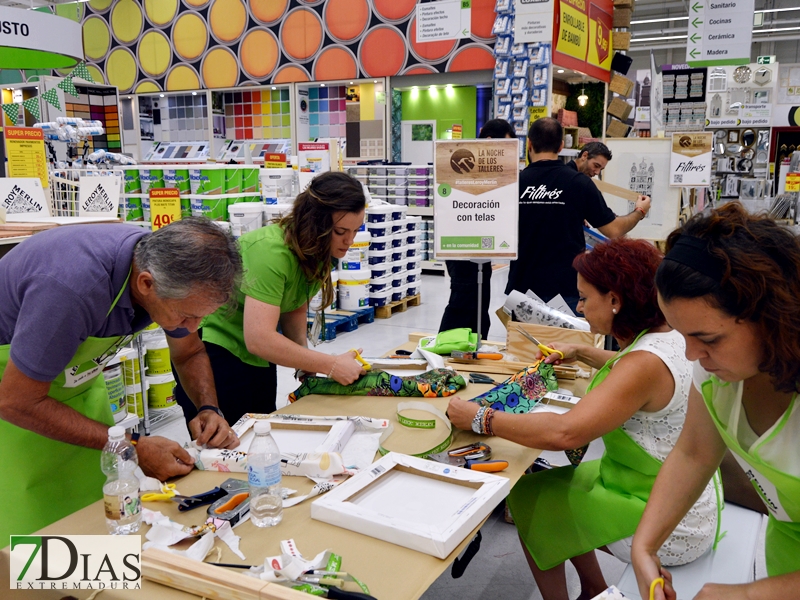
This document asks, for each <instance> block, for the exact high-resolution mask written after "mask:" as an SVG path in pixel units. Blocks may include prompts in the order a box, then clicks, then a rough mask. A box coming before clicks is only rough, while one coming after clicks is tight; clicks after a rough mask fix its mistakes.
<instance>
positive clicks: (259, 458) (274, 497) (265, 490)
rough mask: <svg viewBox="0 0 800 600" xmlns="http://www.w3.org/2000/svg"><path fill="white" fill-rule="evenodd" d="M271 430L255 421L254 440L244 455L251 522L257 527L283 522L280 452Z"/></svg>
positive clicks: (263, 422) (262, 422) (265, 424)
mask: <svg viewBox="0 0 800 600" xmlns="http://www.w3.org/2000/svg"><path fill="white" fill-rule="evenodd" d="M271 429H272V428H271V427H270V424H269V422H268V421H256V424H255V427H254V430H255V433H256V437H255V439H254V440H253V443H252V444H251V445H250V452H248V453H247V482H248V483H249V484H250V520H251V521H252V522H253V525H255V526H256V527H273V526H275V525H277V524H278V523H280V522H281V519H283V497H282V495H281V451H280V450H278V444H276V443H275V440H274V439H273V437H272V435H270V430H271Z"/></svg>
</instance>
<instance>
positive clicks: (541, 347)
mask: <svg viewBox="0 0 800 600" xmlns="http://www.w3.org/2000/svg"><path fill="white" fill-rule="evenodd" d="M516 329H517V331H519V332H520V333H521V334H522V335H524V336H525V337H526V338H527V339H528V340H529V341H531V342H533V343H534V344H536V347H537V348H539V351H540V352H541V353H542V354H543V355H544V356H550V355H551V354H558V355H559V356H560V357H561V360H564V353H563V352H562V351H561V350H556V349H555V348H550V347H549V346H545V345H544V344H543V343H541V342H540V341H539V340H537V339H536V338H535V337H533V336H532V335H531V334H530V333H528V332H527V331H525V330H524V329H523V328H522V327H520V326H517V328H516Z"/></svg>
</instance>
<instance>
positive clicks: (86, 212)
mask: <svg viewBox="0 0 800 600" xmlns="http://www.w3.org/2000/svg"><path fill="white" fill-rule="evenodd" d="M121 185H122V180H121V178H120V176H119V175H93V174H89V175H83V176H81V179H80V188H79V190H78V216H79V217H116V216H117V215H118V214H119V192H120V186H121Z"/></svg>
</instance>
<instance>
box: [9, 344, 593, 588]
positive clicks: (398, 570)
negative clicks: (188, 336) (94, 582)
mask: <svg viewBox="0 0 800 600" xmlns="http://www.w3.org/2000/svg"><path fill="white" fill-rule="evenodd" d="M410 348H413V345H410ZM466 373H468V371H465V372H464V374H465V375H466ZM500 378H501V376H496V379H498V380H499V379H500ZM575 383H577V384H578V385H579V386H580V385H581V384H582V383H583V382H581V381H578V382H569V381H560V382H559V384H560V385H561V386H562V387H566V388H571V387H572V386H573V385H575ZM488 389H490V386H489V385H476V384H469V385H468V387H467V388H466V389H465V390H463V391H462V393H461V394H460V395H461V397H463V398H472V397H474V396H477V395H479V394H481V393H483V392H485V391H486V390H488ZM576 391H577V390H576ZM406 400H409V399H408V398H394V397H376V396H317V395H312V396H306V397H305V398H302V399H301V400H299V401H298V402H296V403H294V404H291V405H289V406H287V407H285V408H283V409H281V410H280V411H279V412H282V413H294V414H308V415H360V416H369V417H377V418H387V419H391V420H392V423H393V425H394V431H393V433H392V435H391V436H390V437H389V438H388V439H387V440H386V441H385V443H384V446H385V447H386V448H387V449H389V450H393V451H397V452H404V453H408V454H414V453H418V452H423V451H425V450H428V449H430V448H431V447H433V446H434V445H435V444H436V443H437V442H439V441H441V440H442V439H443V437H444V435H445V432H446V429H445V427H444V425H443V424H442V423H438V424H437V427H436V430H434V431H431V430H421V429H410V428H407V427H403V426H402V425H400V424H399V423H398V422H397V419H396V416H395V415H396V407H397V404H398V403H400V402H403V401H406ZM415 400H423V401H427V402H430V403H431V404H432V405H433V406H435V407H436V408H438V409H439V410H441V411H442V412H444V411H445V409H446V408H447V404H448V398H433V399H423V398H415ZM404 414H407V415H408V416H411V417H414V415H413V414H412V413H405V412H404ZM419 416H420V417H426V418H430V415H429V414H428V413H419ZM454 433H455V438H454V441H453V444H454V446H461V445H465V444H469V443H472V442H475V441H478V440H479V439H482V440H484V441H487V442H488V443H489V444H490V445H491V447H492V453H493V458H497V459H503V460H507V461H508V463H509V467H508V469H506V470H505V471H503V472H501V473H499V475H501V476H503V477H507V478H508V479H510V480H511V483H512V485H513V484H514V482H516V481H517V480H518V479H519V478H520V477H521V476H522V475H523V473H524V472H525V469H527V468H528V467H529V466H530V465H531V463H533V461H534V460H535V459H536V457H537V456H538V455H539V450H534V449H531V448H526V447H524V446H520V445H519V444H516V443H514V442H510V441H507V440H503V439H501V438H490V439H487V438H485V437H482V436H478V435H475V434H473V433H472V432H465V431H458V430H456V431H455V432H454ZM98 468H99V465H98ZM228 477H236V478H239V479H246V475H245V474H244V473H218V472H210V471H197V470H195V471H193V472H192V473H190V474H189V475H187V476H186V477H183V478H181V479H179V480H177V481H175V483H177V485H178V489H179V490H180V493H181V494H185V495H190V494H196V493H199V492H204V491H206V490H209V489H211V488H213V487H215V486H216V485H218V484H219V483H221V482H222V481H224V480H225V479H227V478H228ZM283 481H284V486H285V487H289V488H292V489H296V490H298V494H304V493H306V492H308V491H309V490H310V489H311V487H312V486H313V482H312V481H311V480H309V479H306V478H303V477H285V478H284V480H283ZM312 502H313V500H309V501H306V502H303V503H301V504H299V505H297V506H294V507H292V508H288V509H286V510H285V511H284V513H283V522H282V523H281V524H280V525H278V526H277V527H274V528H268V529H259V528H257V527H255V526H254V525H252V524H251V523H250V522H249V521H248V522H247V523H244V524H243V525H241V526H239V527H237V528H236V530H235V531H236V533H237V534H238V535H239V536H241V538H242V541H241V545H240V549H241V551H242V552H243V553H244V555H245V556H246V557H247V560H246V561H244V562H245V563H247V564H260V563H261V562H262V561H263V559H264V557H266V556H272V555H276V554H279V553H280V550H279V542H280V541H281V540H285V539H289V538H292V539H294V540H295V542H296V544H297V547H298V549H299V550H300V552H301V553H302V554H303V556H306V557H309V558H310V557H313V556H315V555H316V554H317V553H319V552H321V551H323V550H325V549H331V550H332V551H334V552H336V553H337V554H339V555H341V556H342V559H343V560H342V568H343V570H345V571H347V572H348V573H352V574H353V575H355V576H356V577H358V578H359V579H360V580H361V581H363V582H364V583H366V584H367V586H368V587H369V589H370V593H371V594H372V595H373V596H375V597H376V598H378V599H379V600H414V599H416V598H419V597H420V596H421V595H422V594H423V593H424V592H425V590H426V589H427V588H428V587H429V586H430V585H431V584H432V583H433V582H434V581H435V580H436V579H437V578H438V577H439V575H441V574H442V572H444V570H445V569H447V568H448V566H449V565H450V563H452V561H453V560H454V559H455V558H456V557H457V556H458V555H459V554H460V553H461V552H462V551H463V550H464V548H465V547H466V546H467V544H468V543H469V541H470V540H471V539H472V537H473V535H470V536H469V537H468V538H467V539H465V540H464V542H463V543H462V544H461V545H460V546H459V547H458V548H456V550H454V551H453V553H452V554H451V555H450V556H448V557H447V558H446V559H445V560H441V559H439V558H435V557H433V556H429V555H427V554H422V553H420V552H416V551H414V550H409V549H407V548H403V547H401V546H396V545H394V544H390V543H388V542H383V541H381V540H378V539H375V538H371V537H368V536H364V535H361V534H359V533H355V532H352V531H349V530H346V529H341V528H339V527H335V526H333V525H329V524H327V523H322V522H320V521H314V520H312V519H311V503H312ZM145 506H146V507H147V508H150V509H152V510H159V511H161V512H162V513H163V514H165V515H167V516H169V517H170V518H171V519H173V520H175V521H177V522H180V523H183V524H186V525H194V524H199V523H201V522H203V521H205V518H206V516H207V515H206V512H205V508H206V507H203V508H198V509H196V510H194V511H190V512H188V513H181V512H178V508H177V504H176V503H167V502H150V503H146V504H145ZM147 529H148V526H145V525H143V526H142V529H141V530H140V534H141V535H142V541H143V542H144V541H146V540H145V538H144V533H145V532H146V531H147ZM476 531H477V529H476ZM40 533H42V534H49V535H53V534H72V535H77V534H84V535H89V534H94V535H98V534H105V533H106V527H105V520H104V513H103V504H102V500H101V501H98V502H96V503H95V504H92V505H90V506H88V507H86V508H84V509H83V510H80V511H78V512H76V513H74V514H72V515H70V516H68V517H66V518H64V519H62V520H60V521H57V522H56V523H53V524H52V525H50V526H49V527H46V528H44V529H43V530H42V531H41V532H40ZM473 533H474V532H473ZM191 541H193V540H191ZM186 545H187V546H188V545H189V544H188V543H187V544H186ZM216 546H217V547H220V548H221V550H222V557H221V559H219V561H217V562H230V563H242V562H243V561H241V560H240V559H239V558H238V557H237V556H236V555H234V554H233V553H232V552H231V551H230V550H229V549H228V547H227V546H226V545H225V544H223V543H222V542H219V541H217V542H216ZM209 560H212V559H209ZM477 560H480V556H478V558H477ZM8 570H9V561H8V547H6V548H5V549H4V550H2V551H0V589H2V590H7V589H8V588H7V587H6V586H8V585H9V584H8V581H9V573H8ZM7 594H8V597H9V598H10V599H11V600H27V599H28V598H36V599H38V598H45V599H50V598H53V599H55V598H59V599H60V598H63V597H64V596H66V595H68V594H67V593H65V592H49V591H48V592H40V591H37V592H34V593H31V592H20V591H14V592H10V591H9V592H8V593H5V592H2V593H0V597H6V595H7ZM69 594H71V595H73V596H75V597H77V598H80V599H81V600H83V599H85V598H87V597H88V596H89V595H90V592H88V591H70V592H69ZM145 598H146V599H148V600H149V599H151V598H158V599H161V598H164V599H166V600H173V599H174V600H179V599H187V600H188V599H192V598H197V596H194V595H191V594H188V593H184V592H180V591H178V590H174V589H170V588H167V587H164V586H161V585H159V584H156V583H153V582H150V581H144V580H143V585H142V590H141V591H121V590H106V591H104V592H103V593H102V594H101V595H100V597H99V598H98V600H143V599H145Z"/></svg>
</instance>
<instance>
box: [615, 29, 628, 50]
mask: <svg viewBox="0 0 800 600" xmlns="http://www.w3.org/2000/svg"><path fill="white" fill-rule="evenodd" d="M611 46H612V47H613V48H614V50H629V49H630V47H631V32H630V31H612V32H611Z"/></svg>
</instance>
